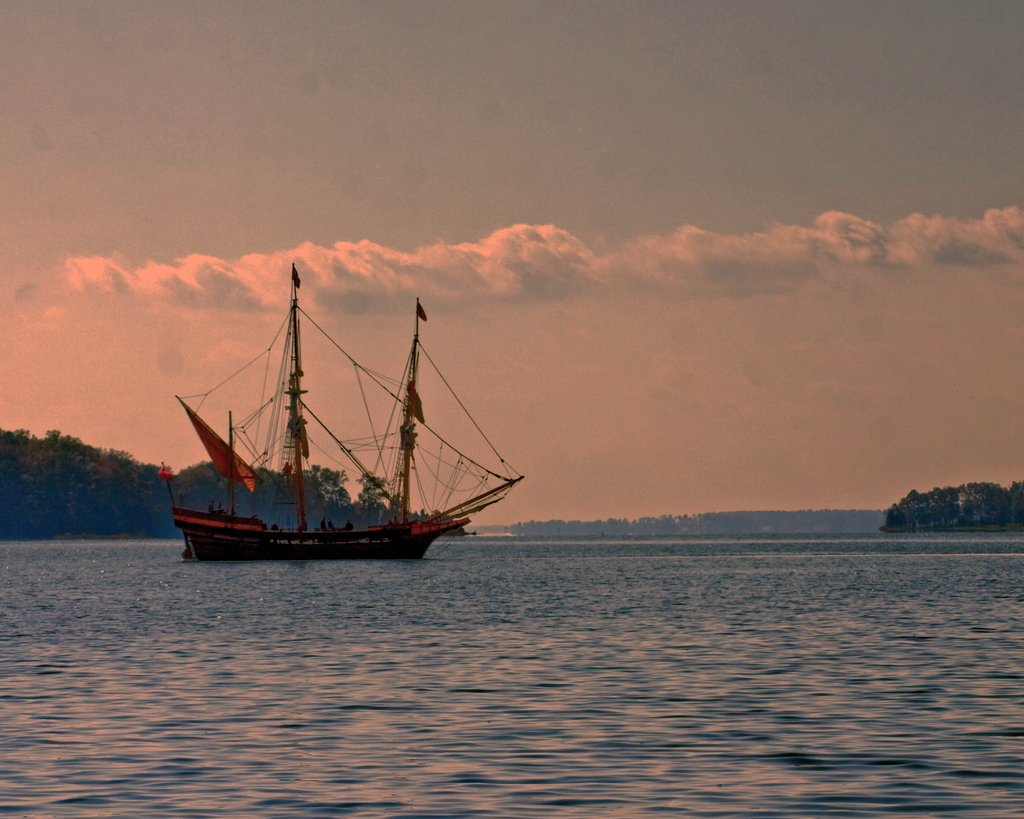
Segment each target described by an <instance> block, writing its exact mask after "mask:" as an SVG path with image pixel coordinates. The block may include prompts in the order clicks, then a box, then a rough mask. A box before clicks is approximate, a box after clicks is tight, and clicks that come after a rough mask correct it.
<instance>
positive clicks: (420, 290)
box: [65, 207, 1024, 313]
mask: <svg viewBox="0 0 1024 819" xmlns="http://www.w3.org/2000/svg"><path fill="white" fill-rule="evenodd" d="M292 263H294V264H295V265H296V267H297V269H298V270H299V272H300V275H301V277H302V280H303V282H304V283H307V282H308V284H307V285H306V286H307V288H308V289H309V290H311V291H312V293H313V296H314V297H315V298H316V299H317V300H318V301H319V302H320V303H321V305H323V306H324V307H326V308H328V309H332V310H337V311H340V312H347V313H362V312H367V311H388V310H390V309H393V308H394V306H395V305H396V303H397V302H398V301H399V300H401V299H400V297H408V298H413V297H415V296H423V297H426V298H430V299H431V300H432V301H433V302H434V303H435V304H436V303H438V302H443V303H446V304H460V303H466V302H472V301H479V300H493V301H504V302H536V301H555V300H560V299H564V298H567V297H571V296H574V295H580V294H586V293H592V292H595V291H605V292H619V291H636V290H647V291H651V290H653V291H661V292H664V293H665V294H666V295H686V296H701V295H726V296H737V297H744V296H750V295H756V294H765V293H780V292H788V291H792V290H795V289H797V288H799V287H801V286H802V285H804V284H805V283H807V282H811V281H818V282H822V283H824V284H826V285H835V286H842V284H843V283H844V281H845V280H848V279H850V278H853V277H857V276H863V275H874V274H884V273H887V272H889V273H891V272H892V271H903V272H910V273H912V272H914V271H928V272H929V273H930V274H934V273H935V272H936V271H941V270H944V269H955V270H958V271H962V270H972V269H973V270H988V269H993V268H1000V269H1012V270H1018V269H1021V268H1024V212H1022V211H1021V210H1020V209H1019V208H1017V207H1007V208H1004V209H1002V210H990V211H988V212H987V213H986V214H985V215H984V217H983V218H981V219H975V220H965V219H957V218H953V217H944V216H932V217H925V216H922V215H919V214H914V215H911V216H908V217H907V218H905V219H901V220H899V221H897V222H895V223H893V224H891V225H889V226H883V225H880V224H877V223H874V222H870V221H868V220H866V219H862V218H860V217H858V216H854V215H852V214H848V213H841V212H838V211H830V212H828V213H824V214H822V215H821V216H819V217H818V218H817V219H815V220H814V222H813V224H811V225H810V226H802V225H781V224H775V225H771V226H770V227H768V228H767V229H766V230H764V231H760V232H752V233H739V234H722V233H713V232H710V231H705V230H702V229H700V228H697V227H694V226H691V225H686V226H683V227H681V228H679V229H678V230H676V231H674V232H673V233H671V234H669V235H666V236H645V237H640V238H638V239H635V240H633V241H630V242H626V243H623V244H622V245H619V246H616V247H612V248H610V249H609V250H607V251H606V252H604V253H602V254H598V253H595V252H594V251H592V250H591V249H590V248H589V247H588V246H587V245H586V244H585V243H584V242H582V241H581V240H580V239H578V238H576V237H575V236H573V235H572V234H570V233H568V232H567V231H565V230H562V229H560V228H558V227H555V226H554V225H536V226H531V225H513V226H511V227H508V228H503V229H501V230H497V231H495V232H494V233H492V234H491V235H490V236H487V237H486V238H484V239H481V240H479V241H477V242H466V243H463V244H456V245H450V244H447V243H445V242H443V241H438V242H436V243H435V244H432V245H424V246H422V247H419V248H417V249H416V250H415V251H412V252H403V251H399V250H396V249H394V248H389V247H386V246H384V245H379V244H376V243H374V242H370V241H367V240H364V241H361V242H338V243H337V244H335V245H334V246H333V247H321V246H318V245H314V244H312V243H309V242H307V243H304V244H301V245H299V246H298V247H296V248H293V249H289V250H282V251H279V252H276V253H273V254H253V255H249V256H244V257H242V258H241V259H238V260H235V261H228V260H222V259H217V258H213V257H210V256H202V255H198V254H193V255H190V256H186V257H184V258H182V259H178V260H176V261H175V262H174V263H173V264H158V263H156V262H150V263H148V264H146V265H145V266H144V267H142V268H137V269H132V268H130V266H128V265H126V264H125V262H124V260H123V259H121V258H120V257H118V256H116V255H115V256H112V257H109V258H108V257H82V258H72V259H69V260H68V261H67V264H66V268H65V274H66V278H67V281H68V282H69V283H70V285H71V286H72V287H73V288H74V289H75V290H77V291H83V292H84V291H89V292H94V293H96V292H98V293H105V294H121V295H126V296H136V297H139V298H148V299H154V300H158V301H164V302H168V303H171V304H177V305H179V306H181V307H183V308H187V309H227V310H232V311H236V312H254V311H261V310H266V309H276V308H278V307H280V305H281V304H282V303H284V302H285V300H286V299H287V296H288V281H289V273H290V271H291V265H292Z"/></svg>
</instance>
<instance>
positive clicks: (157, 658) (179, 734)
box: [0, 535, 1024, 817]
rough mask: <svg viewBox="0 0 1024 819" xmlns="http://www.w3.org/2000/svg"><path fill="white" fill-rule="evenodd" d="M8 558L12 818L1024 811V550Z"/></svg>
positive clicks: (930, 546) (93, 548)
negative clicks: (277, 559) (410, 558)
mask: <svg viewBox="0 0 1024 819" xmlns="http://www.w3.org/2000/svg"><path fill="white" fill-rule="evenodd" d="M180 552H181V545H180V542H178V541H149V542H106V541H98V542H76V543H0V717H2V722H0V815H10V816H126V817H127V816H145V817H164V816H174V817H186V816H187V817H205V816H218V817H219V816H254V817H300V816H302V817H305V816H358V817H397V816H407V817H432V816H435V817H441V816H494V817H520V816H537V817H549V816H572V817H594V816H644V815H648V814H655V813H660V814H668V815H684V816H695V817H696V816H734V815H742V814H746V813H751V814H753V813H756V814H757V815H759V816H779V817H798V816H822V815H826V814H827V815H835V816H875V815H879V814H893V815H902V814H915V815H919V816H920V815H925V816H927V815H933V814H934V815H939V814H942V815H947V816H948V815H954V816H959V815H969V816H1019V815H1021V814H1022V812H1024V685H1022V678H1024V637H1022V635H1024V622H1022V619H1024V592H1022V587H1021V580H1022V577H1024V538H1022V537H1020V536H1014V535H992V536H988V537H966V536H960V537H958V536H947V537H933V538H927V537H920V538H910V537H904V538H898V537H884V536H877V537H874V536H867V537H856V538H841V537H838V538H837V537H832V538H819V539H815V538H810V537H807V538H792V537H790V538H788V539H787V538H780V537H776V538H763V539H757V538H705V539H686V538H680V539H667V540H666V539H661V540H610V539H599V540H575V541H574V540H553V541H537V540H533V541H524V540H515V539H498V538H495V539H483V538H473V539H470V538H467V539H462V540H459V541H455V542H451V543H448V544H440V545H439V546H438V547H435V548H434V549H432V550H431V552H430V553H429V557H428V559H427V560H423V561H415V562H384V563H370V562H365V563H363V562H351V563H330V562H309V563H249V564H231V563H226V564H215V563H201V564H186V563H182V562H181V561H180Z"/></svg>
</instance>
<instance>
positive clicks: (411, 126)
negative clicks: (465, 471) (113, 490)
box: [0, 0, 1024, 523]
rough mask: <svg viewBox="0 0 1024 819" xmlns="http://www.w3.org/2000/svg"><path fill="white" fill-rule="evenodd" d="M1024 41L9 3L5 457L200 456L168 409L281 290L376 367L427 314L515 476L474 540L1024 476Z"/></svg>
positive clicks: (232, 360)
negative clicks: (557, 521) (11, 444)
mask: <svg viewBox="0 0 1024 819" xmlns="http://www.w3.org/2000/svg"><path fill="white" fill-rule="evenodd" d="M1022 36H1024V5H1022V4H1020V3H1017V2H997V1H996V0H993V2H986V3H983V4H968V3H959V2H956V3H954V2H914V1H913V0H907V2H902V3H899V4H889V3H870V2H868V3H838V2H750V3H744V2H731V3H700V2H694V3H687V2H678V1H677V2H665V3H662V2H647V3H631V4H626V3H620V2H599V1H598V0H594V2H580V3H576V2H544V3H540V2H538V3H531V2H517V3H478V2H436V3H435V2H392V3H388V2H380V1H379V0H377V1H375V2H366V3H361V2H351V3H325V2H305V3H303V2H288V3H284V2H262V3H260V2H245V3H241V2H209V3H208V2H203V3H191V4H190V3H178V4H165V3H157V2H153V3H145V2H141V3H140V2H130V3H129V2H124V3H120V2H102V3H73V2H52V3H48V2H31V3H29V2H12V1H11V0H0V100H2V103H3V111H4V116H3V117H0V161H2V168H3V173H2V174H0V250H2V251H3V252H2V256H0V259H2V261H0V301H3V302H4V307H5V311H4V315H5V321H4V322H3V323H2V325H0V350H2V352H3V359H2V360H3V361H4V362H5V364H6V366H5V367H4V368H3V370H2V380H0V427H2V428H3V429H27V430H29V431H30V432H32V433H33V434H36V435H42V434H44V433H45V432H46V431H48V430H52V429H58V430H61V431H62V432H64V433H65V434H70V435H74V436H76V437H78V438H81V439H82V440H83V441H85V442H86V443H89V444H92V445H95V446H102V447H107V448H112V449H117V450H122V451H127V452H130V453H131V454H132V455H134V456H135V457H137V458H139V459H140V460H142V461H145V462H151V463H159V462H161V461H166V462H167V463H168V464H170V465H171V466H172V467H174V468H175V469H180V468H182V467H184V466H187V465H188V464H191V463H195V462H197V461H199V460H203V459H204V457H205V453H204V452H203V450H202V448H201V444H200V443H199V442H198V440H197V439H196V438H195V435H194V433H193V431H192V428H191V426H190V424H189V423H188V420H187V418H186V417H185V415H184V413H183V412H182V411H181V409H180V406H179V405H178V404H177V402H176V401H175V400H174V396H175V395H194V394H198V393H203V392H205V391H207V390H209V389H210V388H212V387H213V386H215V385H216V384H218V383H219V382H221V381H222V380H223V379H224V378H226V377H227V376H228V375H230V374H231V373H233V372H235V371H236V370H237V369H238V368H239V367H241V366H242V365H243V364H245V363H246V362H247V361H249V360H250V359H252V358H253V356H255V355H257V354H258V353H259V352H260V351H261V350H263V349H265V347H266V346H267V345H268V344H269V342H270V339H271V337H272V336H273V334H274V333H275V332H276V330H277V328H278V327H279V325H280V323H281V321H282V319H283V317H284V311H285V310H286V309H287V302H288V287H289V274H290V270H291V265H292V264H293V263H294V264H295V265H296V269H297V270H299V271H300V274H301V277H302V288H301V296H302V299H303V305H304V307H305V309H306V310H307V311H308V312H309V313H310V315H311V316H313V317H314V318H316V320H317V322H318V323H319V324H321V326H322V327H324V329H325V330H327V331H328V332H329V333H330V334H331V336H332V337H333V338H334V339H336V340H337V341H338V342H339V343H340V344H342V345H343V346H344V347H345V349H346V350H347V351H348V352H350V353H352V354H353V355H355V356H356V357H357V358H358V359H359V360H360V361H361V362H362V363H364V364H366V365H367V366H369V367H371V368H373V369H375V370H378V371H381V372H389V373H394V375H395V376H397V375H398V371H400V369H401V367H402V364H403V363H404V356H405V354H406V353H407V350H408V345H409V342H410V336H411V333H412V330H413V317H414V310H415V299H416V298H417V297H419V298H420V299H421V300H422V303H423V305H424V307H425V309H426V311H427V313H428V315H429V321H428V323H427V324H426V325H424V326H423V327H422V328H421V329H422V339H423V342H424V345H425V348H426V349H427V350H428V352H429V353H430V355H431V357H432V358H433V359H434V360H435V361H436V362H437V363H438V364H439V366H441V368H442V370H443V372H444V374H445V377H446V378H448V380H449V382H450V383H451V384H452V386H453V387H454V388H455V390H456V392H457V393H458V394H459V396H460V398H461V399H462V400H463V402H464V403H465V404H466V406H467V407H468V408H469V409H470V411H471V412H472V414H473V416H474V418H475V419H476V420H477V421H478V422H479V423H480V425H481V427H482V428H483V429H484V430H485V431H486V433H487V435H488V438H489V439H490V440H491V441H492V443H494V445H495V447H496V448H497V449H498V450H499V451H500V453H501V455H502V457H504V458H505V459H506V460H507V462H508V463H509V464H511V465H512V466H513V467H514V468H515V469H517V470H518V471H519V472H521V473H523V474H525V475H526V479H525V480H524V481H523V482H522V484H521V485H520V486H517V487H516V488H515V489H514V490H513V492H512V493H511V494H510V496H509V497H508V499H507V500H505V501H504V502H503V503H502V504H500V505H497V506H495V507H493V508H491V509H489V510H487V511H486V512H485V513H484V514H483V515H481V517H480V519H479V522H481V523H513V522H516V521H525V520H531V519H535V520H544V519H549V518H563V519H584V520H587V519H595V518H607V517H618V518H622V517H628V518H635V517H640V516H648V515H663V514H694V513H700V512H710V511H729V510H741V509H806V508H884V507H886V506H888V505H889V504H891V503H893V502H894V501H896V500H898V499H899V498H900V497H902V496H903V495H904V494H906V492H907V491H909V490H910V489H912V488H917V489H920V490H927V489H930V488H932V487H933V486H937V485H949V484H959V483H963V482H966V481H973V480H983V481H997V482H1000V483H1004V484H1007V483H1009V482H1010V481H1012V480H1018V479H1024V435H1022V434H1021V432H1022V429H1021V427H1022V421H1021V419H1022V418H1024V378H1021V376H1022V374H1024V373H1022V370H1024V211H1022V210H1021V208H1024V149H1022V146H1024V140H1022V139H1021V134H1024V50H1022V49H1020V47H1019V44H1020V42H1021V40H1022ZM314 348H315V342H314ZM320 352H327V351H325V350H321V351H320ZM317 367H318V364H317V362H316V361H314V357H313V355H312V354H307V358H306V362H305V369H306V371H307V373H309V384H310V397H309V398H310V401H311V403H312V402H313V401H315V400H316V399H317V398H320V399H321V402H322V403H321V406H330V407H333V408H334V409H333V410H332V412H333V414H334V416H335V417H334V418H332V421H333V424H332V426H334V427H338V426H341V427H343V426H344V425H345V423H346V420H347V419H346V417H345V412H346V411H347V410H343V409H342V405H343V404H344V400H343V399H345V398H346V397H351V391H352V385H351V378H350V377H349V376H350V373H351V369H350V368H349V369H347V370H346V369H345V367H344V366H339V363H338V361H337V360H336V359H334V360H331V359H330V358H329V356H327V355H325V356H324V364H323V367H322V369H319V370H318V369H317ZM314 388H315V390H318V391H319V392H318V393H315V392H314ZM321 397H322V398H321ZM431 399H432V396H431V395H430V393H429V392H427V390H426V387H424V403H425V406H426V408H427V411H428V413H429V411H430V410H429V407H430V406H431V403H430V402H431ZM230 400H231V401H234V400H235V397H234V396H231V397H230ZM237 400H238V401H239V402H241V401H242V398H241V397H238V399H237ZM435 406H440V404H439V403H435ZM211 407H215V411H216V412H217V413H221V412H223V414H224V415H225V416H226V411H227V409H228V408H233V409H234V411H235V412H236V413H238V412H241V411H242V410H243V409H251V407H248V408H243V407H242V406H241V404H240V403H239V404H237V405H232V406H231V407H228V406H220V405H216V402H214V403H212V404H211ZM211 420H212V421H213V422H214V425H215V426H217V423H216V418H214V419H211ZM438 420H439V422H440V421H443V420H445V419H444V418H440V419H438ZM224 426H226V418H224V419H222V421H221V427H222V428H223V427H224ZM314 460H316V459H315V458H314ZM355 488H356V487H355V486H354V485H353V486H352V489H355Z"/></svg>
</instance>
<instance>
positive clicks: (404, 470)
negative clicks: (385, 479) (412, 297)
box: [391, 299, 426, 523]
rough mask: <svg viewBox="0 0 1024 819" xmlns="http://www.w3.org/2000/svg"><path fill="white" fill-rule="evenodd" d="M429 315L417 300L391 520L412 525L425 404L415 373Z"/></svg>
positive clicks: (407, 369)
mask: <svg viewBox="0 0 1024 819" xmlns="http://www.w3.org/2000/svg"><path fill="white" fill-rule="evenodd" d="M421 316H423V317H425V316H426V313H424V311H423V308H422V307H420V300H419V299H416V331H415V332H414V333H413V337H412V350H411V351H410V353H409V364H408V366H407V367H406V373H407V376H408V378H407V381H406V389H405V400H404V401H403V404H402V424H401V427H400V428H399V437H400V440H399V444H400V447H401V452H402V455H401V459H400V461H399V468H398V474H397V476H396V479H395V483H396V486H395V491H394V492H393V493H392V495H391V497H392V501H391V517H392V519H393V520H396V522H401V523H408V522H409V504H410V494H411V483H410V481H411V477H412V462H413V451H414V450H415V448H416V435H417V433H416V420H419V421H420V422H421V423H422V422H423V405H422V403H421V402H420V398H419V394H418V393H417V392H416V374H417V370H418V368H419V343H420V317H421Z"/></svg>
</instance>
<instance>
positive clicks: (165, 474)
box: [156, 464, 174, 481]
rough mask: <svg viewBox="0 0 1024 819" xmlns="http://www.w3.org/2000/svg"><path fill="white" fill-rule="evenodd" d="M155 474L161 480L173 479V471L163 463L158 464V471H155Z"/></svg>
mask: <svg viewBox="0 0 1024 819" xmlns="http://www.w3.org/2000/svg"><path fill="white" fill-rule="evenodd" d="M156 476H157V477H158V478H159V479H160V480H162V481H173V480H174V473H173V472H171V470H170V469H168V468H167V466H166V465H164V464H160V471H159V472H157V473H156Z"/></svg>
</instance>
